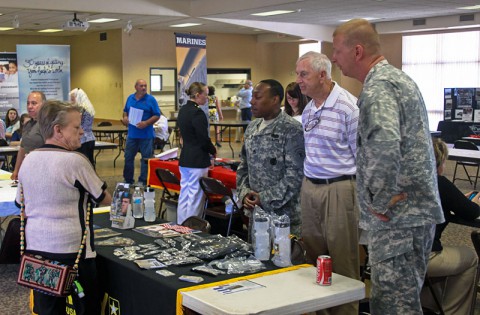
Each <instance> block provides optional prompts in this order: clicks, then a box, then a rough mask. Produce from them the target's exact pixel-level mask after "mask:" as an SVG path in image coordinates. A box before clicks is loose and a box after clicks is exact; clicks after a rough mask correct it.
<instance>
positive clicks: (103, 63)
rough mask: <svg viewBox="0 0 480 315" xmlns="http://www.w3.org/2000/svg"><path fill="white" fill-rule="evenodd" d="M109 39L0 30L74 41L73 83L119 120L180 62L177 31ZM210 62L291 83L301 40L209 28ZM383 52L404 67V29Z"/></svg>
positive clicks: (9, 44) (10, 41) (20, 40)
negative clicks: (155, 75) (142, 85)
mask: <svg viewBox="0 0 480 315" xmlns="http://www.w3.org/2000/svg"><path fill="white" fill-rule="evenodd" d="M106 33H107V41H102V42H100V40H99V33H98V32H95V33H86V34H81V35H76V36H63V37H62V36H48V37H47V36H11V35H10V36H9V35H0V51H7V52H14V51H16V44H65V45H71V75H72V77H71V86H72V88H75V87H80V88H83V89H84V90H85V91H86V93H87V94H88V96H89V98H90V99H91V101H92V103H93V105H94V106H95V109H96V112H97V114H96V118H102V119H112V120H117V119H120V117H121V116H122V111H123V106H124V104H125V100H126V98H127V97H128V95H130V94H131V93H133V92H134V88H133V86H134V83H135V81H136V80H137V79H139V78H144V79H145V80H147V82H148V80H149V71H150V67H169V68H171V67H176V55H175V39H174V32H170V31H144V30H134V31H133V32H132V33H131V34H130V35H129V34H126V33H124V32H122V30H113V31H107V32H106ZM206 36H207V67H209V68H249V69H251V73H252V80H253V82H258V81H259V80H262V79H267V78H273V79H276V80H278V81H279V82H280V83H282V85H284V86H286V85H287V84H288V83H289V82H292V81H295V62H296V60H297V58H298V45H299V43H298V42H287V43H265V42H259V41H257V37H256V36H253V35H236V34H218V33H208V34H206ZM381 41H382V47H383V52H384V55H385V56H386V58H387V59H388V60H389V62H390V63H391V64H393V65H394V66H396V67H398V68H401V64H402V37H401V34H394V35H382V36H381ZM322 52H323V53H325V54H326V55H327V56H329V57H331V53H332V44H331V43H328V42H322ZM332 77H333V79H334V80H336V81H337V82H339V83H340V84H341V85H342V86H343V87H344V88H346V89H347V90H349V91H350V92H351V93H352V94H354V95H358V94H359V92H360V90H361V84H360V83H359V82H358V81H356V80H354V79H351V78H347V77H345V76H343V75H342V74H341V73H340V71H339V70H338V69H337V68H336V67H335V66H334V67H333V69H332Z"/></svg>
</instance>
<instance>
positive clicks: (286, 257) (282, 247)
mask: <svg viewBox="0 0 480 315" xmlns="http://www.w3.org/2000/svg"><path fill="white" fill-rule="evenodd" d="M273 232H274V234H275V238H274V241H273V251H274V254H273V258H272V262H273V263H274V264H275V266H277V267H288V266H291V265H292V261H291V259H290V256H291V251H292V249H291V244H290V243H291V241H290V218H289V217H288V216H287V215H282V216H280V217H277V218H275V219H274V220H273Z"/></svg>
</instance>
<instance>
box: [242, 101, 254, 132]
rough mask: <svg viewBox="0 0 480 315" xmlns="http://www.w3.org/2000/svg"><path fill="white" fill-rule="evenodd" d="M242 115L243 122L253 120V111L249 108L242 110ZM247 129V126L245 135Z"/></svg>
mask: <svg viewBox="0 0 480 315" xmlns="http://www.w3.org/2000/svg"><path fill="white" fill-rule="evenodd" d="M240 111H241V114H242V120H243V121H251V120H252V109H251V108H250V107H249V108H242V109H241V110H240ZM246 129H247V126H243V133H245V130H246Z"/></svg>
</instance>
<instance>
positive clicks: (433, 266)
mask: <svg viewBox="0 0 480 315" xmlns="http://www.w3.org/2000/svg"><path fill="white" fill-rule="evenodd" d="M433 148H434V152H435V160H436V162H437V175H438V177H437V178H438V192H439V194H440V201H441V203H442V208H443V214H444V216H445V222H444V223H441V224H437V226H436V228H435V238H434V239H433V245H432V252H431V253H430V257H429V261H428V266H427V275H428V276H429V277H433V278H444V280H443V281H440V282H436V283H435V284H434V285H433V286H434V287H435V288H436V289H438V288H439V289H438V290H440V291H442V289H443V288H444V290H443V294H441V295H438V296H442V297H443V299H442V300H441V303H442V308H443V311H444V312H445V314H447V315H448V314H470V308H471V306H472V299H474V298H476V295H477V289H476V288H475V274H476V271H477V264H478V259H477V255H476V254H475V253H474V252H473V251H472V250H471V249H470V248H468V247H466V246H447V245H442V242H441V241H440V238H441V237H442V232H443V231H444V230H445V228H446V227H447V225H448V223H449V222H450V220H451V218H452V213H453V214H454V215H455V216H456V217H459V218H462V219H464V220H475V219H476V218H477V217H478V216H479V215H480V207H479V205H480V199H479V197H480V194H478V195H476V196H473V199H471V201H470V200H469V197H471V194H472V192H469V193H467V194H463V193H462V192H461V191H460V190H458V188H457V187H456V186H455V185H454V184H453V183H452V182H451V181H450V180H449V179H448V178H446V177H445V176H443V172H444V170H445V161H446V160H447V157H448V149H447V145H446V144H445V142H443V141H442V140H440V139H438V138H433ZM432 301H433V298H432V297H431V294H430V291H429V290H428V289H426V288H424V289H423V291H422V305H424V306H428V307H429V308H434V307H433V305H435V304H433V303H432Z"/></svg>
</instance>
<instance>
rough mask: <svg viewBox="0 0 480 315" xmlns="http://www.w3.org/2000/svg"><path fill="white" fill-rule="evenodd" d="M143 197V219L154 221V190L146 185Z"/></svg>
mask: <svg viewBox="0 0 480 315" xmlns="http://www.w3.org/2000/svg"><path fill="white" fill-rule="evenodd" d="M144 197H145V201H144V202H145V215H144V219H145V221H146V222H154V221H155V219H156V214H155V190H153V189H151V188H150V187H147V190H146V191H145V194H144Z"/></svg>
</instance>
